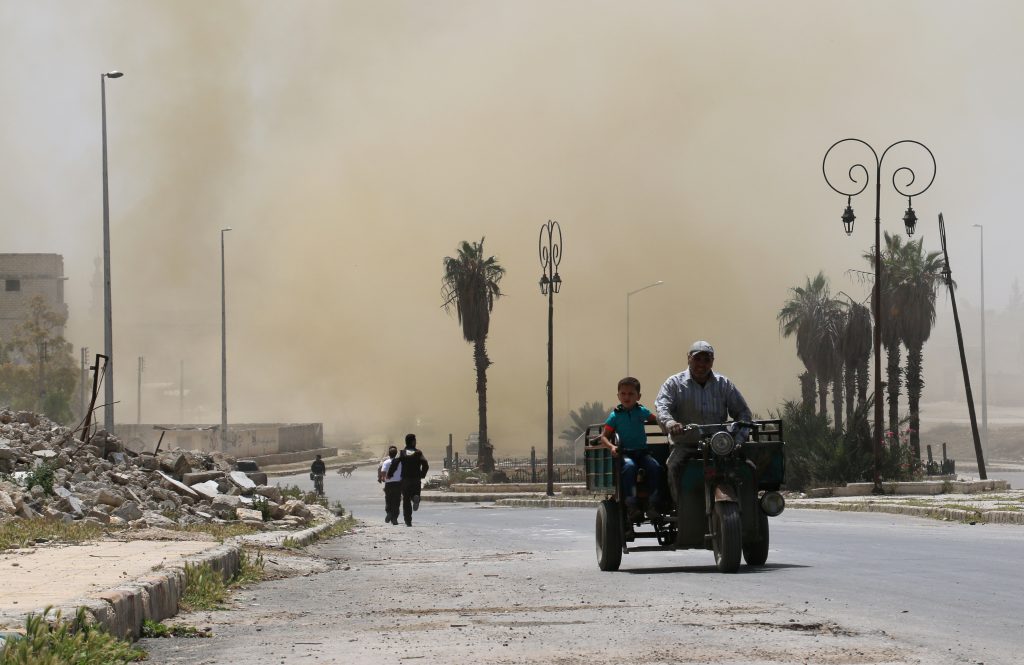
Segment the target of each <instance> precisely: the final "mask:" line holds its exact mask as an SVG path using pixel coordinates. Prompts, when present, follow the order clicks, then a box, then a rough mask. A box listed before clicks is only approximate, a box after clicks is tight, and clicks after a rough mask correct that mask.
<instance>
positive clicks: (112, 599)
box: [0, 517, 340, 648]
mask: <svg viewBox="0 0 1024 665" xmlns="http://www.w3.org/2000/svg"><path fill="white" fill-rule="evenodd" d="M338 521H340V518H337V517H336V518H334V519H333V520H331V521H329V522H324V523H323V524H318V525H316V526H314V527H310V528H308V529H303V530H302V531H285V532H263V533H258V534H251V535H248V536H237V537H235V538H231V539H228V540H227V541H225V542H224V543H223V544H221V545H218V546H217V547H214V548H212V549H210V550H207V551H206V552H202V553H200V554H194V555H192V556H188V557H184V558H182V559H181V560H180V561H178V562H175V563H173V564H169V565H167V566H165V567H164V568H163V569H161V570H160V571H157V572H154V573H152V574H150V575H146V576H145V577H142V578H139V579H137V580H134V581H132V582H127V583H125V584H121V585H119V586H116V587H114V588H112V589H107V590H105V591H102V592H100V593H99V594H97V596H96V597H92V598H75V599H73V600H70V601H68V602H66V603H63V604H61V605H54V606H52V607H51V608H50V611H49V612H47V613H46V615H45V618H46V619H47V620H48V621H52V620H54V619H56V617H57V612H60V614H61V617H62V618H64V619H72V618H74V616H75V613H76V612H77V611H78V608H79V607H84V608H85V611H86V614H87V615H88V617H89V621H90V622H91V623H96V624H99V625H101V626H103V627H104V628H105V629H106V630H107V631H108V632H110V634H111V635H114V636H115V637H117V638H119V639H123V640H128V641H135V640H137V639H138V638H139V635H140V633H141V631H142V624H143V622H144V621H145V620H146V619H150V620H152V621H163V620H164V619H167V618H170V617H173V616H175V615H177V614H178V603H179V601H180V600H181V597H182V595H183V594H184V592H185V564H189V565H191V566H197V565H202V564H204V563H208V564H210V567H211V568H213V570H215V571H217V572H218V573H220V575H221V577H222V578H223V579H224V581H225V582H226V581H228V580H229V579H231V578H232V577H233V576H234V575H235V573H237V572H238V569H239V567H240V565H241V560H242V547H243V545H255V546H260V547H275V546H276V547H280V546H282V543H283V542H284V540H285V539H286V538H290V539H292V540H293V541H295V542H297V543H298V544H299V545H307V544H309V543H310V542H312V541H314V540H316V538H317V536H319V535H320V534H321V533H322V532H324V531H326V530H327V529H329V528H330V527H332V526H334V524H335V523H337V522H338ZM45 610H46V608H42V607H41V608H38V609H35V610H29V611H27V612H24V613H19V614H3V615H0V648H2V647H3V644H4V639H5V638H10V637H12V636H15V637H16V636H20V635H21V632H22V630H21V628H22V627H23V626H24V625H25V619H26V618H27V617H28V616H29V615H30V614H36V615H43V614H44V612H45ZM3 626H17V627H18V628H16V629H11V628H6V629H5V628H3Z"/></svg>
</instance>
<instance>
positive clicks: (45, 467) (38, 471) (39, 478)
mask: <svg viewBox="0 0 1024 665" xmlns="http://www.w3.org/2000/svg"><path fill="white" fill-rule="evenodd" d="M55 470H56V469H55V468H54V466H53V464H50V463H49V462H42V463H41V464H38V465H36V466H35V468H33V469H32V470H31V471H29V472H28V475H26V476H25V480H24V481H23V484H24V486H25V489H29V490H30V489H32V488H33V487H35V486H36V485H39V486H40V487H42V488H43V491H45V492H46V493H47V494H53V472H54V471H55Z"/></svg>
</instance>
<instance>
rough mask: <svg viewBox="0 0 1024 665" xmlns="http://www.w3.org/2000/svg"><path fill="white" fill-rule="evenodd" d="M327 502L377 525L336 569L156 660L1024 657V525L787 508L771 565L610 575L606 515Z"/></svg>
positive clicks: (634, 557)
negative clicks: (597, 542) (599, 525)
mask: <svg viewBox="0 0 1024 665" xmlns="http://www.w3.org/2000/svg"><path fill="white" fill-rule="evenodd" d="M282 482H286V479H282ZM287 482H292V481H290V480H288V481H287ZM305 482H306V483H308V482H309V481H308V478H307V479H306V480H305ZM327 491H328V494H329V495H330V496H331V497H332V498H338V499H340V500H342V502H343V503H344V504H345V505H346V506H347V507H349V509H350V510H352V511H353V512H354V513H355V514H356V516H357V517H359V518H361V519H363V520H366V526H365V527H363V528H361V529H359V530H358V531H357V533H355V534H352V535H349V536H346V537H343V538H340V539H336V540H335V541H332V542H330V543H326V544H324V545H321V546H319V547H318V548H316V551H317V552H318V553H319V554H321V555H322V556H325V557H330V558H333V559H336V560H337V561H338V562H339V565H338V567H336V569H334V570H332V571H330V572H326V573H322V574H320V575H316V576H312V577H300V578H291V579H287V580H277V581H273V582H267V583H264V584H261V585H259V586H257V587H255V588H253V589H251V590H247V591H244V592H241V593H240V594H239V596H238V609H236V610H233V611H229V612H220V613H216V614H209V615H198V616H192V617H186V619H187V620H189V621H191V622H193V623H195V624H202V625H211V626H213V628H214V632H215V634H216V637H214V638H213V639H211V640H192V641H188V640H181V639H179V640H162V641H156V640H147V641H145V643H144V646H145V647H146V648H148V649H151V651H152V659H153V661H154V662H158V663H160V662H166V663H192V664H196V663H220V662H234V661H236V660H242V659H244V660H246V661H248V662H252V663H285V662H287V663H293V662H295V663H307V662H308V663H323V662H346V663H364V662H365V663H399V662H405V661H406V660H408V659H415V660H414V662H416V663H417V664H418V663H449V662H456V661H459V660H471V661H472V662H474V663H542V662H543V663H548V662H556V663H588V665H595V664H605V663H607V664H609V665H610V664H611V663H621V662H626V661H631V662H636V663H661V662H704V663H791V662H792V663H798V662H820V663H987V664H991V663H1017V662H1020V659H1019V652H1018V645H1019V643H1020V634H1021V628H1022V618H1021V617H1024V598H1022V595H1021V589H1020V583H1019V579H1020V575H1019V567H1020V562H1021V561H1022V560H1024V529H1022V528H1021V527H1015V526H1003V525H979V526H967V525H962V524H952V523H943V522H936V521H928V520H918V519H913V518H906V517H894V516H887V515H879V514H859V513H832V512H826V511H798V510H791V511H787V512H786V513H784V514H783V515H782V516H781V517H779V518H777V519H776V520H773V522H772V524H773V531H772V548H771V552H770V556H769V565H768V566H766V567H765V568H764V569H761V570H749V569H745V568H744V569H741V571H742V572H741V574H737V575H720V574H718V573H717V572H716V571H715V569H714V567H713V558H712V556H711V553H710V552H703V551H690V552H642V553H631V554H628V555H626V556H625V557H624V558H623V566H622V571H620V572H618V573H601V572H600V571H598V569H597V566H596V563H595V560H594V553H593V531H592V529H593V522H594V514H593V510H592V509H554V510H544V509H514V508H489V507H485V506H474V505H465V504H428V503H425V504H423V506H422V507H421V510H420V511H419V512H418V513H416V525H415V526H414V528H412V529H408V528H406V527H404V526H386V525H384V523H383V510H382V503H383V501H382V495H381V493H380V490H379V488H378V487H377V484H376V482H375V481H374V478H373V475H372V473H371V470H370V469H361V470H359V471H357V472H356V473H355V474H354V475H353V477H352V478H340V477H337V476H329V477H328V484H327ZM387 635H391V636H392V637H393V638H394V637H395V636H399V637H400V638H401V639H393V640H392V641H391V642H388V640H387Z"/></svg>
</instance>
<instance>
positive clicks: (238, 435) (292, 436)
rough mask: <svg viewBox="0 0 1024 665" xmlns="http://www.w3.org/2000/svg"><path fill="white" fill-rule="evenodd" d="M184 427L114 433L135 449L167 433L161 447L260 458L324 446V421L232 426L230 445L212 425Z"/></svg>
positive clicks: (123, 428) (121, 428)
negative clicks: (261, 456)
mask: <svg viewBox="0 0 1024 665" xmlns="http://www.w3.org/2000/svg"><path fill="white" fill-rule="evenodd" d="M180 427H181V429H168V430H159V429H154V426H153V425H151V424H150V425H127V424H125V425H116V426H115V427H114V432H115V434H116V435H117V437H118V438H119V439H121V441H123V442H124V443H125V445H127V446H128V447H129V448H131V449H132V450H135V451H153V450H155V449H156V445H157V443H158V442H159V441H160V435H161V434H163V435H164V438H163V442H162V443H160V449H161V450H173V449H174V448H181V449H182V450H204V451H214V450H221V451H222V452H224V453H225V454H227V455H231V456H232V457H240V458H246V457H256V456H259V455H274V454H277V453H291V452H297V451H301V450H316V449H318V448H323V445H324V428H323V424H322V423H252V424H248V423H247V424H238V425H230V426H229V427H228V441H227V446H226V447H223V448H222V447H221V441H220V429H219V428H218V427H212V426H210V425H194V426H188V425H182V426H180Z"/></svg>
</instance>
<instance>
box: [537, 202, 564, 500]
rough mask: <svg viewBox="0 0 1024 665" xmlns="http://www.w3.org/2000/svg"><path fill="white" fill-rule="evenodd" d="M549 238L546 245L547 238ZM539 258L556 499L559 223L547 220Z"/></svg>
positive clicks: (550, 477)
mask: <svg viewBox="0 0 1024 665" xmlns="http://www.w3.org/2000/svg"><path fill="white" fill-rule="evenodd" d="M545 235H546V236H547V243H545V242H544V237H545ZM537 247H538V253H539V255H540V269H541V275H540V292H541V295H545V296H547V297H548V474H547V475H548V496H554V495H555V486H554V473H555V467H554V457H555V416H554V404H553V401H552V382H553V373H554V333H555V327H554V315H555V294H556V293H558V292H559V291H561V290H562V278H561V277H560V276H559V274H558V264H559V263H561V262H562V227H561V226H560V225H559V224H558V222H554V221H552V220H550V219H549V220H548V221H547V224H542V225H541V227H540V238H539V239H538V241H537Z"/></svg>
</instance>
